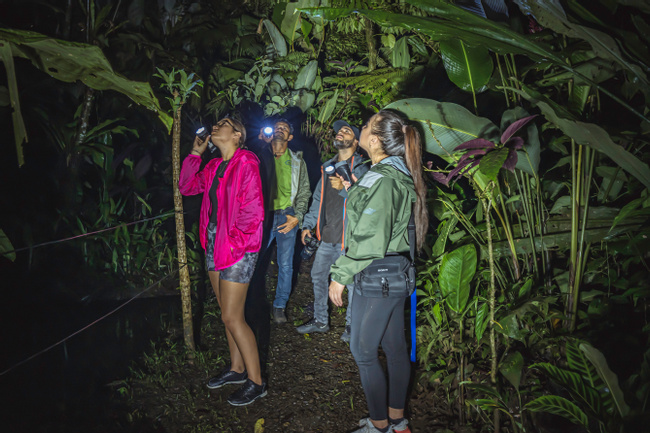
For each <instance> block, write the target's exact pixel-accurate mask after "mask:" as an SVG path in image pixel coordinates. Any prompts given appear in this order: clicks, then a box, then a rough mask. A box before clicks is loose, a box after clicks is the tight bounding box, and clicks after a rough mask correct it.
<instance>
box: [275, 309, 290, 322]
mask: <svg viewBox="0 0 650 433" xmlns="http://www.w3.org/2000/svg"><path fill="white" fill-rule="evenodd" d="M273 321H274V322H275V323H277V324H281V323H287V315H286V313H285V312H284V308H276V307H273Z"/></svg>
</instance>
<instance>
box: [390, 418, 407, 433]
mask: <svg viewBox="0 0 650 433" xmlns="http://www.w3.org/2000/svg"><path fill="white" fill-rule="evenodd" d="M391 425H392V426H393V431H394V432H395V433H411V429H410V428H409V422H408V420H407V419H406V418H402V420H401V421H400V422H398V423H397V424H393V423H392V422H391Z"/></svg>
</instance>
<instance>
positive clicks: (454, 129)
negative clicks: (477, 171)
mask: <svg viewBox="0 0 650 433" xmlns="http://www.w3.org/2000/svg"><path fill="white" fill-rule="evenodd" d="M386 108H389V109H393V110H397V111H401V112H402V113H404V114H405V115H406V116H407V117H408V118H409V119H410V120H412V121H414V122H418V123H420V125H421V127H422V131H423V132H424V136H423V140H424V146H425V148H426V151H427V152H429V153H433V154H435V155H441V156H448V157H451V154H452V153H454V151H455V149H456V147H458V146H459V145H461V144H463V143H465V142H467V141H470V140H473V139H475V138H486V139H488V140H489V139H491V138H492V139H495V138H497V137H498V136H499V131H498V128H497V126H496V125H495V124H494V123H492V122H490V120H488V119H486V118H484V117H479V116H475V115H474V114H472V113H471V112H470V111H469V110H467V109H466V108H464V107H461V106H460V105H458V104H454V103H451V102H438V101H435V100H433V99H424V98H412V99H402V100H399V101H395V102H393V103H392V104H389V105H388V106H386Z"/></svg>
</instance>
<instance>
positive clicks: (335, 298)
mask: <svg viewBox="0 0 650 433" xmlns="http://www.w3.org/2000/svg"><path fill="white" fill-rule="evenodd" d="M343 289H345V285H344V284H341V283H337V282H336V281H334V280H332V282H331V283H330V299H331V300H332V303H333V304H334V305H336V306H337V307H342V306H343V298H342V295H343Z"/></svg>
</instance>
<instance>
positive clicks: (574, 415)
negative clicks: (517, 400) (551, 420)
mask: <svg viewBox="0 0 650 433" xmlns="http://www.w3.org/2000/svg"><path fill="white" fill-rule="evenodd" d="M525 408H526V409H528V410H529V411H531V412H548V413H552V414H554V415H559V416H561V417H563V418H566V419H568V420H569V421H571V422H572V423H574V424H578V425H581V426H583V427H585V428H587V427H588V426H589V420H588V419H587V415H585V413H584V412H583V411H581V410H580V408H579V407H578V406H576V405H575V404H574V403H572V402H570V401H569V400H567V399H566V398H563V397H560V396H557V395H545V396H542V397H539V398H536V399H535V400H533V401H531V402H530V403H528V404H527V405H526V406H525Z"/></svg>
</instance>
